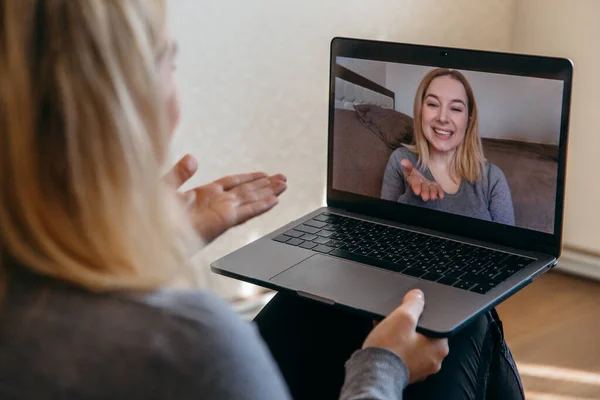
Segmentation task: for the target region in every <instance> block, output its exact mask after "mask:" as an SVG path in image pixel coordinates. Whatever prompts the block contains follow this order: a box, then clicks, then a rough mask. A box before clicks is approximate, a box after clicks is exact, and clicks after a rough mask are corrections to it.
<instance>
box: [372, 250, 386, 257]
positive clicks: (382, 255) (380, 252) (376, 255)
mask: <svg viewBox="0 0 600 400" xmlns="http://www.w3.org/2000/svg"><path fill="white" fill-rule="evenodd" d="M385 256H387V253H384V252H383V251H378V250H374V251H372V252H371V253H369V257H373V258H379V259H382V258H384V257H385Z"/></svg>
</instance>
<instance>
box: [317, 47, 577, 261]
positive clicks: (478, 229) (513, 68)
mask: <svg viewBox="0 0 600 400" xmlns="http://www.w3.org/2000/svg"><path fill="white" fill-rule="evenodd" d="M337 57H349V58H359V59H367V60H376V61H384V62H394V63H403V64H413V65H422V66H431V67H442V68H451V69H460V70H471V71H480V72H490V73H498V74H505V75H518V76H526V77H538V78H545V79H556V80H561V81H563V83H564V85H563V99H562V111H561V126H560V140H559V159H558V174H557V182H556V183H557V185H556V208H555V216H554V233H553V234H550V233H545V232H540V231H535V230H530V229H525V228H519V227H515V226H509V225H503V224H499V223H495V222H489V221H483V220H480V219H476V218H469V217H464V216H459V215H454V214H449V213H445V212H440V211H435V210H429V209H424V208H422V207H417V206H411V205H406V204H401V203H396V202H391V201H388V200H381V199H376V198H372V197H368V196H363V195H359V194H355V193H350V192H345V191H340V190H336V189H334V188H333V186H332V184H333V134H334V113H335V65H336V58H337ZM329 79H330V82H329V129H328V131H329V136H328V153H327V205H328V206H330V207H337V208H342V209H345V210H348V211H352V212H356V213H360V214H364V215H367V216H373V217H378V218H384V219H387V220H392V221H395V222H399V223H403V224H408V225H412V226H418V227H422V228H427V229H432V230H437V231H441V232H445V233H449V234H453V235H458V236H463V237H467V238H473V239H477V240H480V241H484V242H489V243H495V244H498V245H503V246H509V247H513V248H517V249H523V250H527V251H536V252H541V253H544V254H549V255H553V256H555V257H558V256H559V255H560V252H561V243H562V234H563V216H564V199H565V174H566V160H567V136H568V127H569V116H570V105H571V90H572V79H573V63H572V62H571V60H568V59H565V58H555V57H540V56H530V55H522V54H510V53H500V52H490V51H480V50H466V49H456V48H444V47H437V46H424V45H414V44H405V43H391V42H382V41H373V40H362V39H351V38H341V37H338V38H334V39H333V40H332V41H331V59H330V77H329Z"/></svg>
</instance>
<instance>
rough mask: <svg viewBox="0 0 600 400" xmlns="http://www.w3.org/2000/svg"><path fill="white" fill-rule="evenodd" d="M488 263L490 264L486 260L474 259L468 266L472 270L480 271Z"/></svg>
mask: <svg viewBox="0 0 600 400" xmlns="http://www.w3.org/2000/svg"><path fill="white" fill-rule="evenodd" d="M489 263H490V261H489V260H486V259H476V260H474V261H473V262H471V263H470V264H469V266H470V267H472V268H480V269H481V268H483V267H485V266H486V265H488V264H489Z"/></svg>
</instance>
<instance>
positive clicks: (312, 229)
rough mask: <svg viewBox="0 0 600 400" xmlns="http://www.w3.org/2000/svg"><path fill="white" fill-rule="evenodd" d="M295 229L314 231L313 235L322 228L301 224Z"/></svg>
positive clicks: (306, 231) (305, 231) (307, 231)
mask: <svg viewBox="0 0 600 400" xmlns="http://www.w3.org/2000/svg"><path fill="white" fill-rule="evenodd" d="M294 229H296V230H297V231H300V232H304V233H312V234H313V235H314V234H315V233H317V232H319V231H320V229H318V228H313V227H312V226H306V225H299V226H297V227H296V228H294Z"/></svg>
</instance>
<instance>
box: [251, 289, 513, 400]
mask: <svg viewBox="0 0 600 400" xmlns="http://www.w3.org/2000/svg"><path fill="white" fill-rule="evenodd" d="M496 317H497V314H495V312H488V313H486V314H484V315H482V316H480V317H478V318H477V319H476V320H475V321H473V322H472V323H470V324H469V325H468V326H467V327H465V328H464V329H462V330H461V331H460V332H459V333H458V334H457V335H455V336H454V337H452V338H450V343H449V347H450V354H449V355H448V357H447V358H446V359H445V360H444V362H443V364H442V369H441V371H440V372H439V373H437V374H436V375H433V376H430V377H429V378H428V379H426V380H425V381H423V382H420V383H416V384H413V385H409V386H408V387H407V389H406V392H405V398H406V399H440V398H448V399H479V398H485V397H486V395H485V393H488V394H490V395H491V396H490V398H502V399H508V400H510V399H522V398H523V397H522V389H521V385H520V379H519V377H518V373H516V369H513V368H512V366H514V363H512V365H511V363H510V362H509V361H512V356H511V355H510V351H509V350H508V347H506V345H505V343H504V340H503V338H502V330H501V325H500V322H499V319H498V318H496ZM255 322H256V324H257V325H258V328H259V330H260V332H261V334H262V336H263V339H264V340H265V342H266V343H267V345H268V347H269V349H270V350H271V353H272V355H273V357H274V359H275V361H276V362H277V364H278V365H279V367H280V369H281V372H282V374H283V376H284V378H285V380H286V382H287V383H288V386H289V388H290V391H291V393H292V396H293V397H294V398H295V399H296V400H299V399H335V398H337V397H338V394H339V391H340V389H341V387H342V384H343V381H344V372H345V370H344V364H345V362H346V360H347V359H348V358H349V357H350V356H351V355H352V353H353V352H354V351H356V350H358V349H360V348H361V346H362V343H363V341H364V339H365V338H366V336H367V335H368V333H369V332H370V331H371V329H372V328H373V323H372V320H371V319H369V318H365V317H363V316H360V315H357V314H355V313H351V312H346V311H343V310H339V309H335V308H333V307H329V306H327V305H323V304H320V303H317V302H314V301H312V300H308V299H304V298H301V297H298V296H296V295H291V294H284V293H278V294H277V295H276V296H275V297H274V298H273V300H271V302H269V304H267V306H265V308H264V309H263V310H262V311H261V312H260V314H259V315H258V316H257V317H256V319H255ZM509 359H510V360H509ZM488 382H489V383H490V384H488ZM496 393H497V394H501V396H495V394H496Z"/></svg>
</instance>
